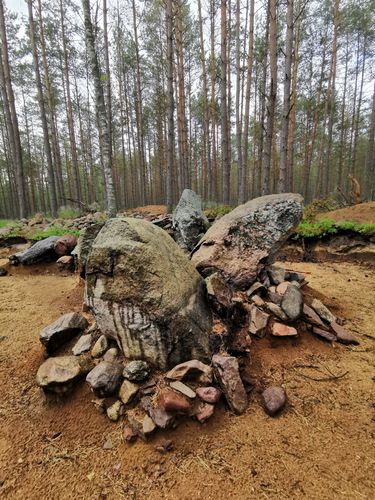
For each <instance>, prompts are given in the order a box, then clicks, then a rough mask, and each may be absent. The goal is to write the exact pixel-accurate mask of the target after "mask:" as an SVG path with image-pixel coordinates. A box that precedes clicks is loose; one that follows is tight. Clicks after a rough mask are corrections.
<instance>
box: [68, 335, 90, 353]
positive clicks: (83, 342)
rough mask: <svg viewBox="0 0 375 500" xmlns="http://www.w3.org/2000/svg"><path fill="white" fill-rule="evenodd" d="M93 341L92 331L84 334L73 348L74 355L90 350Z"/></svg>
mask: <svg viewBox="0 0 375 500" xmlns="http://www.w3.org/2000/svg"><path fill="white" fill-rule="evenodd" d="M91 342H92V337H91V334H90V333H89V334H87V335H82V336H81V337H80V338H79V339H78V341H77V343H76V345H75V346H74V347H73V349H72V352H73V354H74V356H79V355H80V354H82V353H83V352H87V351H89V350H90V348H91Z"/></svg>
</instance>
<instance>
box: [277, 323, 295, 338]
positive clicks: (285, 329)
mask: <svg viewBox="0 0 375 500" xmlns="http://www.w3.org/2000/svg"><path fill="white" fill-rule="evenodd" d="M271 333H272V335H274V336H275V337H294V336H296V335H298V332H297V330H296V329H295V328H293V327H292V326H287V325H283V324H282V323H277V322H275V323H273V325H272V327H271Z"/></svg>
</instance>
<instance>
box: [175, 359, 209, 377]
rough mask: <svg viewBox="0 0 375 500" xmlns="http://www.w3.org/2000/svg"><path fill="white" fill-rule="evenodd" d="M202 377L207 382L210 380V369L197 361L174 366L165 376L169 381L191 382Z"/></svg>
mask: <svg viewBox="0 0 375 500" xmlns="http://www.w3.org/2000/svg"><path fill="white" fill-rule="evenodd" d="M202 375H203V376H204V377H205V378H206V379H207V380H212V368H211V367H210V366H208V365H205V364H204V363H201V362H200V361H198V360H197V359H191V360H190V361H185V363H180V364H179V365H177V366H175V367H174V368H172V370H170V371H169V372H168V373H167V374H166V378H168V379H170V380H192V379H197V378H201V377H202Z"/></svg>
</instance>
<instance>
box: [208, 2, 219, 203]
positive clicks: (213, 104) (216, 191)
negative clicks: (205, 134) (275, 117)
mask: <svg viewBox="0 0 375 500" xmlns="http://www.w3.org/2000/svg"><path fill="white" fill-rule="evenodd" d="M210 25H211V37H210V38H211V56H210V59H211V60H210V76H211V102H210V111H211V113H210V114H211V134H212V198H213V199H214V200H215V201H218V198H219V189H218V171H217V170H218V169H217V148H216V145H217V140H216V128H217V127H216V57H215V0H211V1H210Z"/></svg>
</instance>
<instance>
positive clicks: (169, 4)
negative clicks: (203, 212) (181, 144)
mask: <svg viewBox="0 0 375 500" xmlns="http://www.w3.org/2000/svg"><path fill="white" fill-rule="evenodd" d="M166 7H167V9H166V20H167V79H168V91H167V95H168V151H167V186H166V192H167V211H168V212H169V213H170V212H171V211H172V203H173V189H172V182H173V181H172V175H173V156H174V155H173V152H174V117H173V115H174V95H173V4H172V0H167V6H166Z"/></svg>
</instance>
